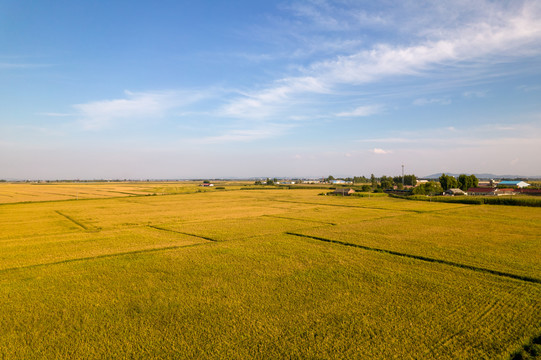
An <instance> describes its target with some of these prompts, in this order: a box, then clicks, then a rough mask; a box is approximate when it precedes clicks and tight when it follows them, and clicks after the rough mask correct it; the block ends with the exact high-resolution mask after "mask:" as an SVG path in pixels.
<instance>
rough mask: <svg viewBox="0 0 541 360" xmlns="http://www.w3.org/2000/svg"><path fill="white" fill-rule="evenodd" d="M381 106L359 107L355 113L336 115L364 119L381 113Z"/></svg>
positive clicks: (347, 112)
mask: <svg viewBox="0 0 541 360" xmlns="http://www.w3.org/2000/svg"><path fill="white" fill-rule="evenodd" d="M381 108H382V107H381V106H380V105H366V106H359V107H358V108H356V109H355V110H353V111H346V112H341V113H338V114H336V116H339V117H364V116H370V115H375V114H378V113H379V112H380V111H381Z"/></svg>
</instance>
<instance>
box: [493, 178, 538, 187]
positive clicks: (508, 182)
mask: <svg viewBox="0 0 541 360" xmlns="http://www.w3.org/2000/svg"><path fill="white" fill-rule="evenodd" d="M499 185H505V186H516V187H519V188H524V187H527V186H530V184H528V183H526V182H524V181H522V180H504V181H500V182H499V183H498V186H499Z"/></svg>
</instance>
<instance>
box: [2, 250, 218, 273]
mask: <svg viewBox="0 0 541 360" xmlns="http://www.w3.org/2000/svg"><path fill="white" fill-rule="evenodd" d="M208 244H209V243H208V242H207V243H197V244H189V245H173V246H166V247H157V248H153V249H143V250H134V251H126V252H119V253H112V254H103V255H96V256H88V257H83V258H75V259H66V260H60V261H55V262H50V263H42V264H33V265H24V266H17V267H11V268H5V269H0V274H1V273H6V272H9V271H17V270H26V269H33V268H39V267H45V266H52V265H62V264H69V263H73V262H79V261H90V260H99V259H106V258H111V257H120V256H129V255H138V254H146V253H152V252H158V251H167V250H178V249H184V248H189V247H194V246H200V245H208Z"/></svg>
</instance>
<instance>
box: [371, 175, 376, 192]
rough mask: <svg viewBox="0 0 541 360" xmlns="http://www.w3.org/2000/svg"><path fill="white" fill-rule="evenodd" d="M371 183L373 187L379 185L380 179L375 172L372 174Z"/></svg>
mask: <svg viewBox="0 0 541 360" xmlns="http://www.w3.org/2000/svg"><path fill="white" fill-rule="evenodd" d="M370 183H371V184H372V189H374V188H376V186H378V180H377V179H376V177H375V176H374V174H371V175H370Z"/></svg>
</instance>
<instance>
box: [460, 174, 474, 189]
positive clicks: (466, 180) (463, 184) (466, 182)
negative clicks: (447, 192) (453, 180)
mask: <svg viewBox="0 0 541 360" xmlns="http://www.w3.org/2000/svg"><path fill="white" fill-rule="evenodd" d="M470 180H471V179H470V177H469V176H468V175H465V174H460V175H459V176H458V186H459V188H460V189H461V190H463V191H466V190H468V189H469V188H470V187H471V186H470Z"/></svg>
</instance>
